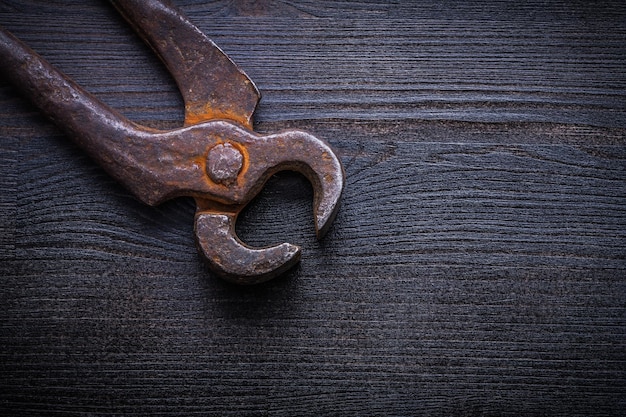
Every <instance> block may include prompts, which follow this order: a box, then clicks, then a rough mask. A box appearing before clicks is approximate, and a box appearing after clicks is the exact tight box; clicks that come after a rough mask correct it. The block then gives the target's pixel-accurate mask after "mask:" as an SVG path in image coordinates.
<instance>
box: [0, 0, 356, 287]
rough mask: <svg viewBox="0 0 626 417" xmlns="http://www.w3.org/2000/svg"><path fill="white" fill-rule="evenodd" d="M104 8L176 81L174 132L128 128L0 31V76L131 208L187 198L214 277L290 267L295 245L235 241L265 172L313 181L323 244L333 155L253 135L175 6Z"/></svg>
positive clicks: (335, 175)
mask: <svg viewBox="0 0 626 417" xmlns="http://www.w3.org/2000/svg"><path fill="white" fill-rule="evenodd" d="M112 3H113V4H114V5H115V7H116V8H117V9H118V10H119V11H120V12H121V14H122V15H124V17H125V18H126V19H127V20H128V22H129V23H130V24H131V25H132V27H133V28H134V29H135V30H136V31H137V32H138V33H139V35H140V36H141V37H142V38H143V39H144V40H145V41H146V42H147V43H148V44H149V45H150V46H151V47H152V49H154V51H155V52H156V53H157V54H158V55H159V57H160V58H161V59H162V60H163V62H164V63H165V65H166V66H167V68H168V70H169V71H170V72H171V74H172V75H173V77H174V78H175V80H176V82H177V84H178V87H179V89H180V91H181V93H182V96H183V99H184V102H185V121H184V124H183V126H182V127H180V128H178V129H174V130H168V131H160V130H155V129H151V128H148V127H145V126H141V125H139V124H136V123H134V122H132V121H130V120H128V119H127V118H125V117H124V116H122V115H121V114H120V113H118V112H117V111H115V110H113V109H111V108H110V107H108V106H107V105H106V104H104V103H102V102H101V101H100V100H98V99H97V98H96V97H94V96H93V95H91V94H90V93H88V92H86V91H85V90H83V89H82V88H81V87H80V86H78V85H77V84H76V83H75V82H74V81H72V80H71V79H69V78H68V77H67V76H65V75H63V74H62V73H61V72H59V71H58V70H56V69H55V68H53V67H52V66H51V65H50V64H49V63H47V62H46V61H45V60H44V59H43V58H41V57H40V56H39V55H37V54H36V53H35V52H34V51H32V50H31V49H30V48H28V47H27V46H26V45H25V44H23V43H22V42H21V41H19V40H18V39H17V38H15V37H14V36H13V35H11V34H10V33H9V32H7V31H6V30H4V29H2V28H0V72H2V73H3V74H4V76H5V77H7V78H8V79H9V80H10V81H11V82H12V83H13V84H14V85H15V86H16V87H18V89H19V90H20V91H21V92H22V93H23V94H24V95H26V96H28V97H29V98H30V99H31V100H32V101H33V102H34V103H35V104H36V105H37V106H38V107H39V108H40V109H41V110H42V111H43V112H44V113H45V114H46V115H47V116H48V117H50V118H51V119H52V120H53V121H54V122H55V123H56V124H57V125H58V126H59V127H60V128H61V129H62V130H64V132H65V133H66V134H67V135H68V136H69V137H70V138H72V139H73V140H74V141H75V142H76V143H77V144H78V145H79V146H80V147H81V148H83V149H84V150H85V151H86V152H87V153H88V154H89V155H90V156H91V157H92V158H93V159H94V160H96V161H97V162H98V163H99V164H100V165H102V167H103V168H104V169H105V170H106V171H107V172H108V173H109V174H110V175H111V176H113V177H114V178H115V179H116V180H117V181H119V182H120V183H122V184H123V185H124V186H125V187H126V188H128V189H129V190H130V191H131V192H132V193H133V194H134V195H135V196H136V197H137V198H138V199H139V200H141V201H143V202H144V203H146V204H149V205H156V204H159V203H161V202H163V201H165V200H168V199H171V198H174V197H179V196H191V197H193V198H194V199H195V201H196V203H197V211H196V215H195V235H196V241H197V244H198V247H199V250H200V251H201V253H202V254H203V255H204V257H205V258H206V259H207V261H208V264H209V266H210V267H211V269H212V270H213V271H214V272H215V273H216V274H218V275H220V276H221V277H223V278H225V279H227V280H229V281H233V282H236V283H240V284H254V283H258V282H263V281H267V280H268V279H271V278H273V277H275V276H277V275H279V274H281V273H282V272H284V271H286V270H287V269H289V268H290V267H292V266H293V265H295V264H296V263H297V262H298V261H299V259H300V248H299V247H298V246H295V245H292V244H289V243H283V244H280V245H277V246H272V247H266V248H251V247H249V246H246V245H245V244H243V243H242V242H241V241H240V240H239V239H238V238H237V236H236V234H235V221H236V219H237V215H238V214H239V213H240V211H241V210H242V208H243V207H244V206H245V205H246V204H248V203H249V202H250V201H251V200H252V199H253V198H254V197H255V196H256V195H257V194H258V193H259V191H260V190H261V189H262V187H263V186H264V184H265V182H266V180H267V179H268V178H269V177H270V176H271V175H273V174H274V173H276V172H278V171H282V170H292V171H297V172H300V173H302V174H304V175H305V176H306V177H307V178H308V179H309V180H310V181H311V183H312V185H313V190H314V202H313V209H314V217H315V227H316V232H317V236H318V238H321V237H322V236H323V235H324V234H325V233H326V231H327V230H328V228H329V226H330V224H331V223H332V221H333V219H334V217H335V215H336V213H337V209H338V205H339V199H340V197H341V193H342V191H343V187H344V182H345V174H344V170H343V167H342V165H341V162H340V161H339V159H338V158H337V156H336V155H335V154H334V153H333V151H332V149H331V148H330V147H329V146H328V145H327V144H326V143H325V142H323V141H322V140H320V139H318V138H316V137H314V136H312V135H310V134H308V133H306V132H302V131H297V130H293V131H284V132H281V133H277V134H272V135H259V134H256V133H254V132H253V131H252V114H253V113H254V110H255V108H256V105H257V102H258V101H259V99H260V96H259V93H258V91H257V88H256V86H255V85H254V83H253V82H252V81H251V80H250V79H249V78H248V77H247V76H246V74H245V73H244V72H243V71H241V70H240V69H239V68H238V67H237V66H236V65H235V64H234V63H233V62H232V61H231V60H230V59H229V58H228V57H227V56H226V55H225V54H224V53H223V52H222V51H221V50H220V49H219V48H218V47H217V46H216V45H215V44H214V43H213V42H212V41H211V40H209V39H208V38H207V37H206V36H205V35H204V34H203V33H202V32H200V31H199V30H198V29H197V28H196V27H195V26H194V25H193V24H192V23H191V22H189V20H187V18H186V17H185V16H183V14H182V13H181V12H180V11H178V10H177V9H175V8H174V7H173V6H172V5H170V4H168V3H166V2H165V1H157V0H113V1H112Z"/></svg>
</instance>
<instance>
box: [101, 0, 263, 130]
mask: <svg viewBox="0 0 626 417" xmlns="http://www.w3.org/2000/svg"><path fill="white" fill-rule="evenodd" d="M111 2H112V3H113V5H114V6H115V7H116V8H117V9H118V10H119V11H120V13H121V14H122V15H123V16H124V17H125V18H126V20H128V22H129V23H130V25H131V26H132V27H133V28H134V29H135V30H136V31H137V33H139V35H140V36H141V37H142V38H143V39H144V41H145V42H146V43H147V44H148V45H150V47H152V49H153V50H154V51H155V52H156V53H157V55H159V57H160V58H161V60H163V62H164V63H165V65H166V66H167V69H168V70H169V72H170V73H171V74H172V76H173V77H174V79H175V80H176V83H177V84H178V88H179V89H180V92H181V94H182V95H183V99H184V100H185V124H186V125H191V124H196V123H200V122H204V121H208V120H216V119H227V120H232V121H235V122H237V123H240V124H242V125H243V126H245V127H247V128H249V129H252V114H253V113H254V109H255V108H256V105H257V103H258V102H259V99H260V98H261V96H260V94H259V91H258V90H257V88H256V86H255V85H254V83H253V82H252V80H250V78H248V76H247V75H246V74H245V73H244V72H243V71H242V70H241V69H240V68H239V67H238V66H237V65H236V64H235V63H234V62H233V61H231V60H230V58H228V56H227V55H226V54H225V53H224V52H222V50H221V49H220V48H219V47H217V45H215V44H214V43H213V42H212V41H211V40H210V39H209V38H207V37H206V35H204V33H202V32H200V30H198V28H197V27H196V26H194V25H193V23H191V22H190V21H189V20H188V19H187V17H185V16H184V15H183V14H182V12H181V11H180V10H178V9H176V8H175V7H174V6H173V5H171V4H170V3H169V2H167V1H163V0H111Z"/></svg>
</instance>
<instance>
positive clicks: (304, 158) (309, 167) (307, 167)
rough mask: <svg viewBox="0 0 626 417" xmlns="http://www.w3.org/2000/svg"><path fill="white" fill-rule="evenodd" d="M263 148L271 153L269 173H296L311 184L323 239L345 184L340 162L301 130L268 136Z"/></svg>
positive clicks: (316, 230)
mask: <svg viewBox="0 0 626 417" xmlns="http://www.w3.org/2000/svg"><path fill="white" fill-rule="evenodd" d="M264 147H265V148H268V149H270V150H271V151H270V152H271V156H269V157H268V158H267V159H266V164H267V166H268V167H271V168H269V169H268V173H270V174H274V173H276V172H279V171H295V172H299V173H301V174H303V175H304V176H305V177H306V178H307V179H308V180H309V181H310V182H311V185H312V186H313V194H314V196H313V217H314V220H315V232H316V235H317V238H318V239H321V238H323V237H324V236H325V235H326V233H327V232H328V230H329V229H330V226H331V224H332V222H333V220H334V219H335V217H336V215H337V211H338V210H339V201H340V199H341V194H342V193H343V188H344V185H345V171H344V169H343V166H342V164H341V161H340V160H339V158H338V157H337V156H336V155H335V153H334V152H333V150H332V149H331V148H330V146H329V145H328V144H327V143H326V142H324V141H323V140H321V139H318V138H316V137H315V136H313V135H311V134H309V133H307V132H303V131H299V130H289V131H285V132H282V133H278V134H276V135H271V136H267V137H265V146H264ZM266 175H267V174H266Z"/></svg>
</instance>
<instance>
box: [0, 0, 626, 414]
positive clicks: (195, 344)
mask: <svg viewBox="0 0 626 417" xmlns="http://www.w3.org/2000/svg"><path fill="white" fill-rule="evenodd" d="M177 3H180V4H181V5H182V6H183V8H184V9H185V11H186V12H187V13H188V14H189V16H190V17H191V18H192V20H193V21H195V22H196V23H197V24H198V25H199V26H200V27H201V28H202V29H203V30H204V31H205V32H207V33H209V34H210V36H211V37H213V38H214V40H215V41H216V42H218V44H219V45H220V46H222V47H223V48H224V49H225V50H226V52H227V53H229V54H230V55H231V57H232V58H234V59H235V60H236V62H238V63H239V64H240V65H242V67H244V68H245V70H246V71H247V72H248V74H249V75H250V76H251V77H252V78H253V79H254V80H255V81H256V82H257V83H258V85H259V88H260V89H261V91H262V93H263V94H264V98H263V101H262V104H261V106H260V108H259V112H258V114H257V117H256V121H257V123H256V127H257V130H259V131H263V132H275V131H278V130H281V129H286V128H301V129H305V130H309V131H311V132H312V133H314V134H316V135H318V136H320V137H323V138H326V139H327V140H329V141H330V142H331V143H332V145H333V146H334V147H335V149H337V152H338V154H339V155H340V156H341V159H342V160H343V162H344V164H345V167H346V172H347V178H348V184H347V187H346V193H345V196H344V200H343V205H342V208H341V211H340V213H339V215H338V218H337V220H336V223H335V224H334V226H333V228H332V229H331V231H330V233H329V236H328V237H327V238H325V239H324V240H322V241H321V242H317V241H315V239H314V234H313V221H312V213H311V208H310V207H311V200H312V195H311V188H310V186H309V185H308V184H307V182H306V181H305V180H304V179H303V178H301V177H299V176H297V175H291V174H288V173H286V174H281V175H278V176H276V177H275V178H273V179H272V180H271V181H270V183H269V184H268V186H267V187H266V189H265V190H264V191H263V193H262V194H261V195H260V196H259V198H258V199H257V200H256V201H255V202H254V204H253V205H252V206H251V207H250V208H249V209H248V210H246V211H245V212H244V213H243V214H242V216H241V219H240V222H239V224H238V233H239V234H240V236H241V237H242V238H243V239H244V240H245V241H247V242H249V243H251V244H254V245H263V244H270V243H277V242H281V241H290V242H294V243H298V244H301V245H302V246H303V249H304V255H303V260H302V264H301V265H300V266H299V267H298V268H296V269H295V270H294V271H291V272H290V273H288V274H287V275H286V276H285V277H283V278H281V279H279V280H276V281H273V282H270V283H267V284H263V285H261V286H258V287H254V288H239V287H235V286H232V285H229V284H226V283H223V282H222V281H220V280H218V279H216V278H214V277H212V276H211V274H210V273H209V271H208V270H207V269H206V267H205V266H204V265H203V264H202V263H201V260H200V258H199V256H198V254H197V252H196V250H195V247H194V243H193V234H192V226H193V225H192V223H193V212H194V207H193V203H192V202H191V201H189V200H186V199H180V200H176V201H172V202H168V203H166V204H164V205H162V206H159V207H157V208H150V207H146V206H144V205H142V204H140V203H139V202H137V201H135V200H134V199H133V198H132V197H130V196H129V194H128V193H127V192H126V191H125V190H124V189H123V188H122V187H121V186H119V185H118V184H116V183H115V182H114V181H113V180H111V179H110V178H109V177H108V176H107V175H106V174H105V173H104V172H103V170H102V169H100V168H99V167H98V166H96V165H95V164H94V163H93V162H92V161H91V160H89V159H88V158H87V157H86V156H85V155H84V154H83V153H82V152H81V151H80V150H79V149H77V148H76V147H75V146H74V145H72V144H71V143H70V142H69V141H68V140H67V139H66V138H65V137H64V136H63V135H61V134H60V133H59V132H58V130H57V129H56V128H55V127H53V126H52V125H51V124H50V123H49V122H47V121H46V120H45V119H44V118H42V117H41V116H40V115H39V114H38V112H37V110H36V109H34V108H33V107H32V106H30V105H29V104H28V103H27V102H26V101H24V100H22V99H21V98H20V97H19V96H18V95H17V94H16V93H15V91H14V90H13V89H12V88H11V87H10V86H8V85H6V84H4V82H3V81H2V80H0V103H1V104H0V138H2V140H1V141H0V143H1V145H0V146H1V147H2V155H1V156H0V191H1V194H0V219H1V220H0V232H1V233H0V235H1V237H0V257H1V259H2V263H1V265H0V274H1V275H2V279H1V282H2V284H1V285H0V304H1V305H2V308H0V375H2V378H1V379H0V381H1V382H0V414H3V415H64V416H65V415H94V414H95V415H100V414H102V415H125V414H127V415H138V414H139V415H180V416H183V415H185V416H187V415H194V414H199V415H220V416H223V415H249V414H250V415H267V414H269V415H289V416H291V415H303V414H314V415H324V414H331V415H420V414H424V415H433V414H434V415H475V414H478V415H484V414H486V415H517V414H520V413H524V414H547V415H563V416H572V415H585V416H588V415H620V414H622V413H623V411H622V410H623V409H624V407H625V405H626V404H625V401H624V398H626V382H625V381H626V354H625V352H626V349H625V348H626V306H625V304H624V299H625V295H626V281H625V280H624V277H625V276H626V255H625V251H624V247H625V245H626V147H624V144H625V143H626V125H625V124H626V110H625V109H626V106H625V105H624V104H625V103H626V100H625V97H624V91H626V90H625V89H624V87H626V46H625V45H626V42H624V41H625V40H626V39H625V38H626V23H625V22H626V19H624V17H625V16H626V11H625V6H624V5H623V4H621V3H620V2H602V3H601V4H594V5H593V6H587V5H585V4H570V3H569V2H567V3H566V2H557V1H554V2H522V3H520V4H511V3H510V2H498V1H491V2H486V3H484V4H482V5H480V7H479V5H477V4H476V3H473V2H458V3H449V5H448V7H441V6H440V5H439V4H438V3H436V2H422V3H420V4H419V7H418V5H417V3H415V2H397V3H389V2H377V1H363V2H361V1H359V2H330V1H315V2H309V1H298V2H288V3H280V2H255V3H254V5H250V4H247V3H246V2H229V1H216V2H210V3H207V2H199V1H188V2H187V1H182V0H181V1H177ZM0 24H1V25H3V26H5V27H7V28H9V29H11V30H12V31H13V32H14V33H16V34H17V35H18V36H20V37H21V38H23V39H24V40H26V41H27V42H28V43H29V44H30V45H32V46H33V47H34V48H35V49H36V50H38V51H39V52H40V53H42V54H43V55H44V56H46V57H47V58H48V59H50V61H51V62H53V63H54V64H55V65H57V66H59V67H60V68H62V69H63V70H64V71H66V72H67V73H68V74H70V75H71V76H72V77H75V78H76V80H77V81H79V82H80V83H81V84H82V85H83V86H85V87H86V88H87V89H88V90H90V91H93V92H95V93H96V94H97V95H98V96H99V97H101V98H102V99H103V100H105V101H106V102H107V103H109V104H111V105H112V106H114V107H116V108H118V109H121V110H122V111H123V112H124V113H125V114H127V115H128V116H129V117H132V118H133V119H134V120H136V121H139V122H142V123H146V124H149V125H151V126H154V127H161V128H168V127H173V126H176V125H178V124H180V123H181V122H182V101H181V100H180V97H179V96H178V93H177V91H176V87H175V85H174V83H173V81H172V80H171V79H170V78H169V76H168V74H167V73H166V72H165V70H164V69H163V68H162V67H161V66H160V64H159V62H158V61H157V60H156V58H155V57H154V56H153V55H152V54H151V53H150V51H149V50H147V48H145V47H144V46H143V45H142V44H141V43H140V42H139V41H138V39H136V37H135V36H134V34H133V33H132V32H131V31H130V29H129V28H128V27H127V26H125V24H124V23H123V22H122V21H121V20H120V18H119V17H118V16H117V15H116V14H115V12H114V11H113V9H112V8H111V7H109V6H108V5H107V4H106V3H100V2H84V1H81V2H58V3H57V2H48V1H46V2H39V1H25V0H19V1H18V0H11V1H6V2H3V3H2V4H0Z"/></svg>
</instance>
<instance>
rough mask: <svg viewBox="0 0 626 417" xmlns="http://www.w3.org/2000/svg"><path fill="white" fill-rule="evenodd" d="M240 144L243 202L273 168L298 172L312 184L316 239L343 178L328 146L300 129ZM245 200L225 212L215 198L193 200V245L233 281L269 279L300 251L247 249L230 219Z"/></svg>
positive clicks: (292, 248)
mask: <svg viewBox="0 0 626 417" xmlns="http://www.w3.org/2000/svg"><path fill="white" fill-rule="evenodd" d="M244 143H245V145H244ZM239 144H240V145H242V146H245V148H246V156H247V158H249V162H250V163H249V165H248V168H247V170H246V172H245V173H244V174H242V175H243V177H244V181H243V182H244V184H247V185H248V187H244V188H243V189H241V190H239V191H240V192H242V193H243V195H244V196H246V198H245V201H249V200H250V199H252V197H253V196H254V195H256V194H257V193H258V192H259V191H260V189H261V188H262V187H263V185H264V184H265V182H266V180H267V179H268V178H269V177H270V176H271V175H273V174H274V173H276V172H279V171H285V170H288V171H295V172H299V173H301V174H303V175H304V176H305V177H306V178H307V179H309V181H310V182H311V184H312V186H313V192H314V201H313V215H314V220H315V230H316V234H317V238H318V239H321V238H322V237H323V236H324V235H325V234H326V232H328V230H329V228H330V225H331V224H332V222H333V220H334V218H335V216H336V214H337V211H338V208H339V200H340V197H341V194H342V191H343V187H344V183H345V172H344V170H343V167H342V165H341V162H340V161H339V159H338V158H337V157H336V155H335V154H334V153H333V151H332V150H331V149H330V147H329V146H328V145H327V144H326V143H325V142H324V141H322V140H320V139H317V138H316V137H314V136H312V135H310V134H308V133H306V132H301V131H287V132H283V133H279V134H276V135H270V136H257V137H256V138H255V140H253V141H250V142H248V141H241V142H239ZM245 201H241V203H240V205H238V206H234V207H233V210H232V211H230V212H229V211H228V210H225V207H222V208H221V209H220V207H219V206H216V205H215V203H211V202H208V203H207V202H205V201H203V200H197V202H198V212H197V213H196V218H195V234H196V242H197V244H198V248H199V249H200V251H201V252H202V254H203V255H204V257H205V259H206V260H207V261H208V266H209V268H210V269H211V270H212V271H213V272H214V273H216V274H217V275H219V276H220V277H222V278H223V279H225V280H227V281H230V282H234V283H236V284H240V285H251V284H258V283H261V282H264V281H268V280H270V279H272V278H274V277H276V276H278V275H281V274H282V273H284V272H286V271H287V270H289V269H290V268H292V267H293V266H294V265H296V264H297V263H298V261H299V260H300V254H301V250H300V248H299V247H298V246H296V245H292V244H289V243H283V244H280V245H276V246H271V247H265V248H251V247H249V246H247V245H246V244H244V243H243V242H241V240H239V238H238V237H237V236H236V232H235V223H236V219H237V214H238V213H239V211H240V210H241V209H242V208H243V207H244V206H245Z"/></svg>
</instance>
